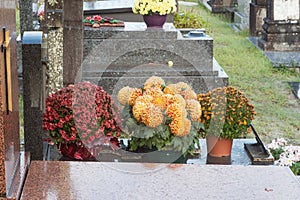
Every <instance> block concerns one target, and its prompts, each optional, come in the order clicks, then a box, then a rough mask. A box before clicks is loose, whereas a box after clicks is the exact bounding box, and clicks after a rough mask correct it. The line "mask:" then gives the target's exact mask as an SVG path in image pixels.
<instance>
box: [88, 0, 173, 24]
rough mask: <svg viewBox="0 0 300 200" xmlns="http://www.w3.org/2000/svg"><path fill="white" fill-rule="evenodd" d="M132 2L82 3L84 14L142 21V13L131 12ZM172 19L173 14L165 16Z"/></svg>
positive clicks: (94, 1)
mask: <svg viewBox="0 0 300 200" xmlns="http://www.w3.org/2000/svg"><path fill="white" fill-rule="evenodd" d="M133 4H134V0H114V1H109V0H106V1H96V0H89V1H85V2H84V3H83V10H84V16H91V15H101V16H103V17H111V18H114V19H118V20H122V21H126V22H143V17H142V15H137V14H134V13H133V12H132V6H133ZM177 5H178V4H177ZM173 20H174V16H173V15H168V16H167V22H173Z"/></svg>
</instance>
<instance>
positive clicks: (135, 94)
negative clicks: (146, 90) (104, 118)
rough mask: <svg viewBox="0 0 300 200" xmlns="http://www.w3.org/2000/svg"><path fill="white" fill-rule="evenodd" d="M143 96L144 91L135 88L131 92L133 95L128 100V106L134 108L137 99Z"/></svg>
mask: <svg viewBox="0 0 300 200" xmlns="http://www.w3.org/2000/svg"><path fill="white" fill-rule="evenodd" d="M142 95H143V91H142V89H140V88H133V89H132V92H131V94H130V96H129V99H128V104H129V105H130V106H133V105H134V103H135V100H136V98H138V97H139V96H142Z"/></svg>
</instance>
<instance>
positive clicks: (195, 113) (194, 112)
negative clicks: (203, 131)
mask: <svg viewBox="0 0 300 200" xmlns="http://www.w3.org/2000/svg"><path fill="white" fill-rule="evenodd" d="M186 109H187V111H188V112H189V113H190V116H191V118H192V120H193V121H194V122H196V121H198V120H199V119H200V117H201V114H202V111H201V105H200V103H199V101H197V100H195V99H188V100H186Z"/></svg>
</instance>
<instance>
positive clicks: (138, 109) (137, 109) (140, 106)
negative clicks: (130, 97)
mask: <svg viewBox="0 0 300 200" xmlns="http://www.w3.org/2000/svg"><path fill="white" fill-rule="evenodd" d="M146 107H147V103H146V102H143V101H138V102H136V103H135V104H134V106H133V107H132V114H133V116H134V118H135V119H136V120H137V121H138V122H141V121H142V116H143V113H144V110H145V109H146Z"/></svg>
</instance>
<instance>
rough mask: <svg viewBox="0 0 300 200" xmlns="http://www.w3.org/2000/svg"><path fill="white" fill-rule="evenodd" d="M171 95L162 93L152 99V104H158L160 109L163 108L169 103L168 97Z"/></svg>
mask: <svg viewBox="0 0 300 200" xmlns="http://www.w3.org/2000/svg"><path fill="white" fill-rule="evenodd" d="M172 96H173V95H171V94H163V95H162V96H160V97H157V98H155V99H154V100H153V104H154V105H156V106H158V107H159V108H160V109H161V110H165V109H166V108H167V106H168V105H169V99H170V98H171V97H172Z"/></svg>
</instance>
